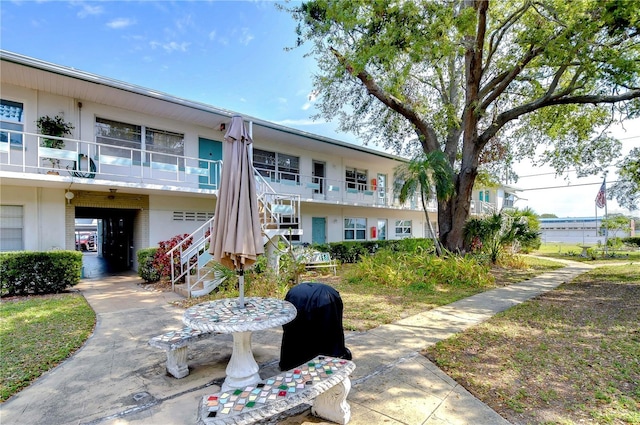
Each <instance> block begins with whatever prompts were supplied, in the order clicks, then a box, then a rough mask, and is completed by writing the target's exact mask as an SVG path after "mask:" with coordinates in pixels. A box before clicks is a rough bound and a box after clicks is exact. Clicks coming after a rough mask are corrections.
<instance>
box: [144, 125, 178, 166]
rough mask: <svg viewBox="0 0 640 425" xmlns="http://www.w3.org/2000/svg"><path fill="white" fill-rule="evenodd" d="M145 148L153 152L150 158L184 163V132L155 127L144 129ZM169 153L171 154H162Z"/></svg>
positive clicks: (170, 162)
mask: <svg viewBox="0 0 640 425" xmlns="http://www.w3.org/2000/svg"><path fill="white" fill-rule="evenodd" d="M144 140H145V146H144V148H145V150H146V151H148V152H153V153H152V154H151V155H152V156H151V157H150V158H149V160H153V162H163V163H167V164H176V165H182V158H178V157H181V156H183V155H184V134H181V133H174V132H171V131H166V130H157V129H155V128H146V129H145V130H144ZM161 154H169V155H161Z"/></svg>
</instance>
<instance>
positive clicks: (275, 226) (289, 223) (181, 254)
mask: <svg viewBox="0 0 640 425" xmlns="http://www.w3.org/2000/svg"><path fill="white" fill-rule="evenodd" d="M255 178H256V192H257V195H258V210H259V214H260V223H261V228H262V236H263V241H264V244H265V247H266V249H265V252H266V255H267V256H268V258H269V261H268V262H269V264H270V265H271V266H275V265H277V262H278V261H277V257H276V256H277V254H276V253H275V251H274V247H275V246H277V245H278V242H279V241H281V240H282V241H285V242H286V243H287V244H289V243H290V242H289V240H288V239H286V236H291V235H301V234H302V229H300V195H293V194H281V193H276V191H275V190H274V189H273V188H272V187H271V185H269V183H268V182H267V181H266V180H265V179H264V177H262V175H260V174H259V173H257V172H256V173H255ZM213 220H215V217H213V218H212V219H210V220H209V221H207V222H206V223H204V224H203V225H202V226H200V227H199V228H198V229H196V230H195V231H194V232H193V233H191V234H190V235H189V236H188V237H187V238H185V239H184V240H182V241H181V242H180V243H179V244H178V245H176V246H175V247H174V248H173V249H171V251H169V252H168V253H167V255H168V256H169V258H170V262H171V286H172V288H173V291H174V292H177V293H179V294H181V295H183V296H185V297H188V298H190V297H199V296H203V295H206V294H208V293H210V292H211V291H213V290H214V289H215V288H217V287H218V286H219V285H220V284H221V283H222V282H224V281H225V280H226V277H227V274H226V273H225V270H224V269H222V267H223V266H221V265H220V264H218V263H216V262H214V261H213V256H212V255H211V254H210V253H209V238H210V236H211V233H212V232H213Z"/></svg>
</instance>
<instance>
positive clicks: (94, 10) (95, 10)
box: [78, 3, 104, 18]
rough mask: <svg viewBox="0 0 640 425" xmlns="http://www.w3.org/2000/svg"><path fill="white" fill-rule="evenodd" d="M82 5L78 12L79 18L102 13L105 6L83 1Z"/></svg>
mask: <svg viewBox="0 0 640 425" xmlns="http://www.w3.org/2000/svg"><path fill="white" fill-rule="evenodd" d="M81 7H82V9H81V10H80V11H79V12H78V18H86V17H87V16H96V15H101V14H102V13H103V12H104V8H103V7H102V6H93V5H89V4H84V3H83V4H82V5H81Z"/></svg>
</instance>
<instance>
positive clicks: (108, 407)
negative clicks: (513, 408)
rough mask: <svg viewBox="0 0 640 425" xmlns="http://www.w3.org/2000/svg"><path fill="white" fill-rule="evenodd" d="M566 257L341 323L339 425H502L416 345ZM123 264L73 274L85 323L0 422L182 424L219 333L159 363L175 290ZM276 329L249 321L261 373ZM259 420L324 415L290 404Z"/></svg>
mask: <svg viewBox="0 0 640 425" xmlns="http://www.w3.org/2000/svg"><path fill="white" fill-rule="evenodd" d="M566 263H567V267H565V268H563V269H560V270H558V271H554V272H551V273H546V274H544V275H541V276H538V277H536V278H534V279H531V280H528V281H526V282H522V283H519V284H515V285H511V286H508V287H504V288H499V289H495V290H491V291H488V292H484V293H481V294H478V295H475V296H472V297H469V298H466V299H463V300H460V301H457V302H455V303H452V304H449V305H447V306H443V307H440V308H437V309H434V310H429V311H426V312H424V313H421V314H417V315H415V316H411V317H408V318H405V319H402V320H400V321H398V322H395V323H393V324H389V325H384V326H380V327H378V328H376V329H373V330H370V331H367V332H357V333H348V334H347V335H346V340H347V346H348V347H349V348H350V349H351V351H352V353H353V357H354V361H355V363H356V365H357V368H356V370H355V372H354V374H353V375H352V385H353V386H352V390H351V392H350V394H349V398H348V400H349V403H350V405H351V409H352V419H351V422H350V423H351V424H353V425H373V424H424V425H440V424H473V425H483V424H487V425H488V424H508V422H507V421H505V420H504V419H503V418H502V417H501V416H499V415H498V414H497V413H496V412H494V411H493V410H491V409H490V408H489V407H487V406H486V405H485V404H483V403H482V402H480V401H479V400H477V399H476V398H475V397H473V396H472V395H471V394H470V393H469V392H467V391H466V390H465V389H464V388H463V387H461V386H460V385H458V384H457V383H456V382H455V381H453V380H452V379H451V378H449V377H448V376H447V375H445V374H444V373H443V372H442V371H440V370H439V369H438V368H437V367H436V366H434V365H433V364H432V363H431V362H429V361H428V360H427V359H426V358H424V357H423V356H421V355H419V352H420V350H422V349H424V348H425V347H427V346H429V345H431V344H434V343H436V342H437V341H440V340H442V339H445V338H447V337H449V336H451V335H453V334H455V333H456V332H460V331H462V330H464V329H466V328H468V327H470V326H473V325H475V324H478V323H480V322H482V321H484V320H487V319H488V318H490V317H491V316H492V315H494V314H496V313H498V312H500V311H503V310H506V309H508V308H509V307H512V306H514V305H516V304H519V303H521V302H523V301H525V300H527V299H529V298H532V297H534V296H536V295H538V294H540V293H543V292H546V291H549V290H551V289H553V288H555V287H556V286H558V285H560V284H561V283H563V282H567V281H569V280H571V279H572V278H573V277H575V276H577V275H579V274H581V273H584V272H586V271H588V270H589V269H590V268H592V267H591V266H588V265H585V264H581V263H575V262H566ZM139 282H140V279H139V278H138V277H137V276H135V275H127V276H114V277H109V278H105V279H96V280H87V279H85V280H83V281H82V282H81V283H80V284H79V285H78V289H79V290H80V291H81V292H82V293H83V295H84V296H85V297H86V299H87V300H88V301H89V303H90V304H91V306H92V307H93V309H94V310H95V311H96V314H97V324H96V328H95V331H94V334H93V335H92V336H91V337H90V338H89V340H88V341H87V343H86V344H85V346H84V347H83V348H82V349H81V350H79V351H78V352H77V353H76V354H75V355H74V356H73V357H72V358H70V359H69V360H67V361H66V362H64V363H63V364H61V365H60V366H58V367H57V368H55V369H54V370H52V371H50V372H48V373H46V374H45V375H44V376H42V377H41V378H40V379H38V380H37V381H36V382H34V383H33V384H32V385H31V386H30V387H29V388H27V389H25V390H23V391H21V392H20V393H18V394H17V395H15V396H14V397H12V398H11V399H10V400H8V401H7V402H5V403H4V404H3V405H1V406H0V409H1V411H0V423H2V424H3V425H23V424H32V425H36V424H49V425H57V424H85V425H93V424H113V425H116V424H117V425H124V424H140V425H142V424H145V425H146V424H149V425H173V424H176V425H179V424H194V423H195V422H196V419H197V416H196V413H197V412H196V410H197V406H198V402H199V400H200V398H201V397H202V396H203V395H205V394H208V393H211V392H215V391H218V389H219V386H220V384H221V383H222V380H223V379H224V369H225V367H226V363H227V361H228V360H229V358H230V356H231V342H232V339H231V336H230V335H220V336H216V337H215V338H209V339H205V340H203V341H201V342H198V343H197V344H196V345H194V346H193V347H192V349H191V351H190V356H189V357H190V359H189V365H190V367H191V373H190V375H189V376H187V377H185V378H183V379H175V378H173V377H170V376H167V375H166V373H165V354H164V352H162V351H160V350H158V349H155V348H153V347H150V346H148V344H147V341H148V340H149V338H150V337H152V336H155V335H158V334H160V333H162V332H165V331H168V330H170V329H176V328H179V327H181V326H182V322H181V317H182V312H183V310H182V309H180V308H178V307H175V306H173V305H171V304H169V302H170V301H173V300H177V299H179V298H180V297H179V296H178V295H176V294H173V293H170V292H154V291H149V290H147V289H144V288H143V287H141V286H139V285H137V283H139ZM281 338H282V335H281V329H279V330H269V331H261V332H256V333H254V335H253V348H254V354H255V357H256V361H257V362H258V364H259V365H260V366H261V370H260V374H261V375H262V376H263V377H267V376H271V375H274V374H275V373H277V372H278V368H277V362H278V357H279V354H280V341H281ZM271 423H279V424H287V425H294V424H305V423H306V424H309V423H314V424H317V423H324V422H322V421H320V420H319V419H317V418H313V417H311V416H310V414H309V410H308V409H306V410H304V409H300V410H299V412H297V413H294V414H293V416H291V413H289V416H288V417H284V418H276V419H275V420H273V421H272V422H271Z"/></svg>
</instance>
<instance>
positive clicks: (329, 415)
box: [311, 377, 351, 425]
mask: <svg viewBox="0 0 640 425" xmlns="http://www.w3.org/2000/svg"><path fill="white" fill-rule="evenodd" d="M350 390H351V380H350V379H349V378H348V377H346V378H345V379H344V380H343V381H342V382H340V383H339V384H337V385H336V386H334V387H333V388H330V389H329V390H327V391H325V392H324V393H322V394H320V395H318V396H317V397H316V398H315V400H314V402H313V406H312V407H311V413H312V414H313V415H315V416H318V417H320V418H323V419H327V420H329V421H331V422H336V423H339V424H343V425H344V424H346V423H348V422H349V420H350V419H351V407H350V406H349V403H347V395H348V394H349V391H350Z"/></svg>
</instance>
